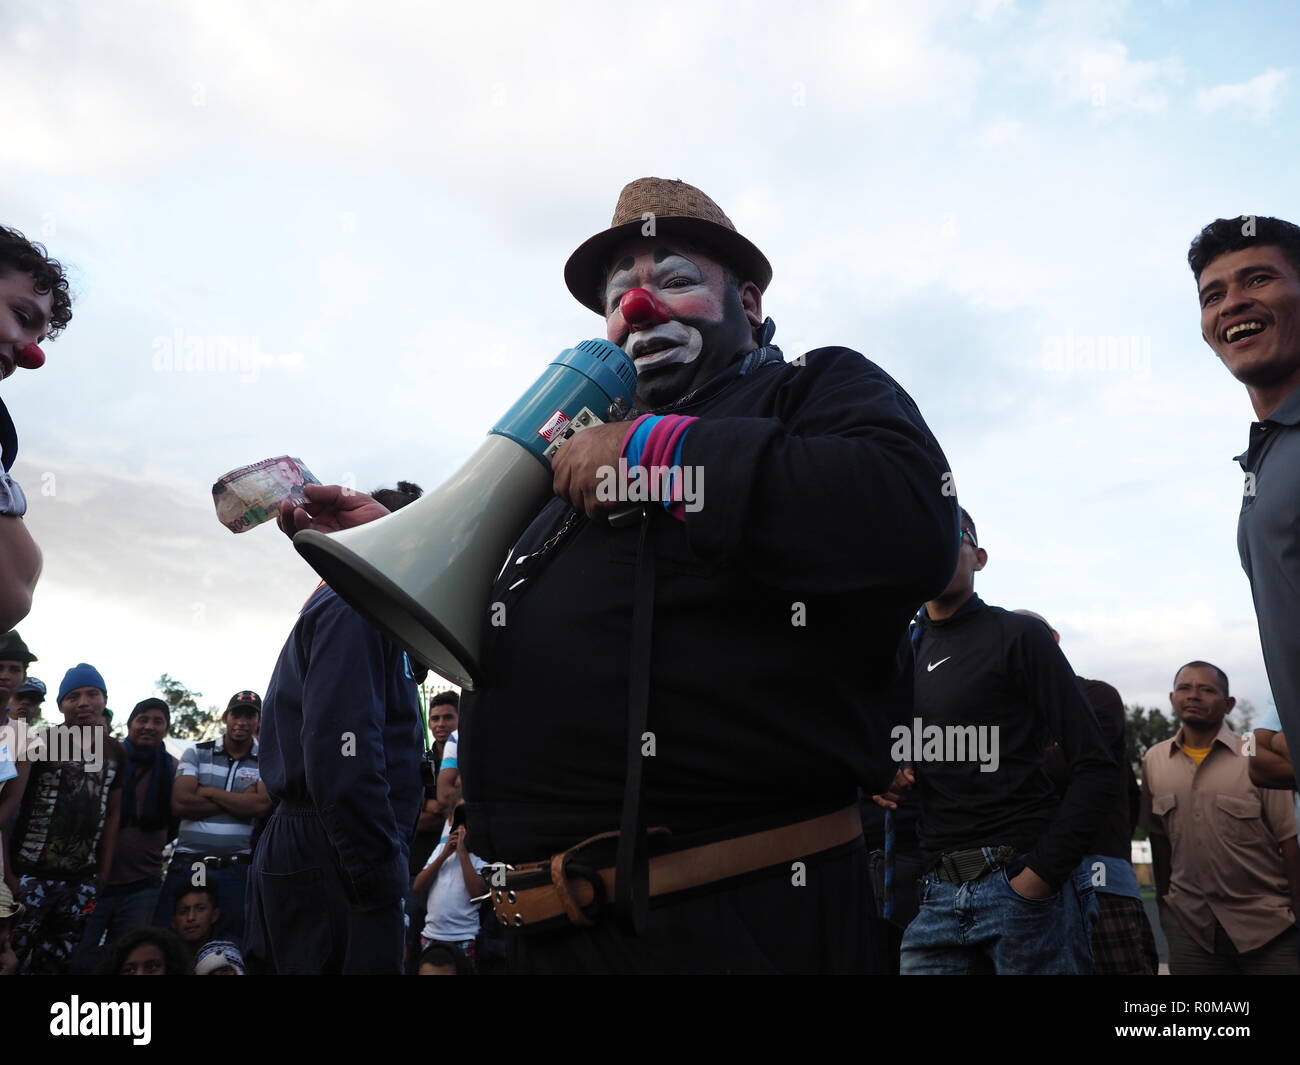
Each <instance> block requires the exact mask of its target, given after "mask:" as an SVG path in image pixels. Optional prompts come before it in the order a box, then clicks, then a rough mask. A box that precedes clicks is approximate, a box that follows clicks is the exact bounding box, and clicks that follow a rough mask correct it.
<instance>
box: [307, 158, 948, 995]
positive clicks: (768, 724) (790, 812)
mask: <svg viewBox="0 0 1300 1065" xmlns="http://www.w3.org/2000/svg"><path fill="white" fill-rule="evenodd" d="M771 277H772V268H771V266H770V265H769V263H768V261H767V259H766V257H765V256H764V255H763V253H762V252H761V251H759V249H758V248H757V247H756V246H755V245H754V244H753V243H752V242H751V241H749V240H748V239H746V238H745V237H744V236H742V235H741V234H740V233H738V232H737V231H736V228H735V226H734V225H733V224H732V222H731V221H730V220H729V219H728V218H727V216H726V215H725V214H723V212H722V211H721V209H720V208H719V207H718V205H717V204H716V203H714V202H713V200H711V199H710V198H709V197H708V196H706V195H705V194H704V193H703V192H701V191H700V190H699V189H696V188H693V187H692V186H690V185H687V184H685V183H683V182H680V181H667V180H663V179H660V178H643V179H640V180H638V181H634V182H632V183H631V184H630V185H628V186H626V187H625V188H624V189H623V191H622V194H621V195H620V196H619V199H618V203H617V206H616V207H615V211H614V218H613V221H612V223H611V225H610V226H609V228H607V229H605V230H603V231H601V232H600V233H597V234H596V235H595V236H593V237H592V238H590V239H589V240H587V241H586V242H584V243H583V244H582V245H581V246H580V247H579V248H578V249H577V251H575V252H574V253H573V255H572V256H570V258H569V260H568V264H567V266H566V268H565V280H566V283H567V285H568V287H569V291H570V292H571V293H572V294H573V295H574V297H575V298H576V299H577V300H578V301H579V302H580V303H581V304H582V305H583V306H584V307H586V308H588V309H589V310H591V311H593V312H595V313H596V314H598V315H600V316H601V318H603V319H604V322H605V335H606V336H607V337H608V339H609V340H610V341H612V342H613V343H615V344H617V345H619V346H620V347H622V348H623V349H624V350H625V351H626V352H627V353H628V354H630V355H631V356H632V357H633V359H634V360H635V365H636V369H637V374H638V378H637V394H636V398H635V404H634V409H633V411H632V412H631V413H632V415H633V417H632V418H631V419H630V420H624V421H618V422H613V423H610V424H605V425H598V426H594V427H592V428H588V429H584V430H583V431H582V432H580V433H577V434H575V435H574V436H573V437H572V438H571V439H570V440H569V441H568V442H566V443H565V444H564V445H563V446H562V447H561V448H560V450H559V452H558V454H557V455H556V458H555V461H554V463H553V472H554V482H553V487H554V491H555V496H556V498H554V499H552V500H551V501H550V502H549V503H548V504H547V505H546V506H545V507H543V509H542V510H541V511H540V512H539V513H538V515H537V516H536V517H535V519H534V520H533V522H532V524H531V525H530V526H529V527H528V529H527V530H526V531H525V532H524V534H523V535H522V537H521V538H520V539H519V540H518V542H517V543H516V544H515V546H514V548H513V549H512V552H511V558H510V560H509V561H508V563H507V565H506V566H505V568H504V570H503V572H502V575H501V578H500V579H499V581H498V584H497V586H496V587H495V588H494V589H493V592H492V595H491V601H490V603H485V604H483V608H484V610H483V619H484V652H483V654H484V667H485V672H486V674H487V676H488V682H487V683H486V684H485V685H484V686H482V687H481V688H480V689H479V690H477V691H474V692H467V693H465V696H464V702H463V704H462V713H461V734H460V744H459V750H458V759H459V768H460V771H461V773H462V775H463V781H464V788H465V797H466V802H467V807H466V808H467V812H468V823H469V842H470V846H471V848H472V850H473V851H474V853H476V854H480V855H483V856H484V857H485V858H488V859H489V860H490V861H496V862H501V863H507V864H509V865H510V866H513V867H514V869H513V870H512V871H510V872H509V873H508V875H505V879H504V882H502V876H503V875H504V874H505V871H504V870H498V872H496V873H490V872H489V871H485V873H484V875H485V877H486V878H487V879H488V882H489V885H490V886H492V887H493V889H494V890H493V902H494V905H495V906H496V910H497V915H498V918H499V919H500V920H501V922H502V923H503V924H504V925H505V926H507V927H508V929H509V937H510V939H509V946H508V949H509V950H510V952H511V967H512V969H513V970H514V971H517V972H539V973H540V972H659V973H667V972H724V971H727V972H852V971H862V970H864V969H869V968H873V967H875V966H877V965H879V962H880V959H879V957H878V955H877V954H876V950H875V944H873V942H872V939H871V932H870V928H869V925H870V913H871V892H870V887H869V875H868V868H867V859H866V852H865V848H864V845H863V841H862V825H861V818H860V816H859V813H858V809H857V802H856V800H857V795H858V789H859V786H862V785H865V786H867V787H868V788H869V789H870V790H873V791H878V790H879V789H880V787H882V786H883V785H884V783H885V781H886V780H887V779H888V777H889V776H890V772H891V763H890V760H889V726H890V724H891V723H892V721H891V720H890V717H891V715H890V714H889V713H888V712H887V711H886V710H885V709H884V702H883V699H882V697H881V695H880V693H881V691H882V690H883V689H884V688H885V687H886V686H887V685H888V684H889V683H890V681H891V680H892V679H893V678H894V677H895V676H896V672H897V662H896V653H897V650H898V648H899V646H900V641H901V638H902V636H903V633H904V632H905V630H906V628H907V624H908V620H909V618H910V617H911V616H912V614H913V613H915V611H916V608H917V607H918V606H919V605H920V604H921V602H922V601H924V600H925V599H927V598H930V597H932V596H934V595H937V594H938V593H939V592H940V591H942V589H943V587H944V585H945V583H946V582H947V580H948V577H949V576H950V575H951V573H952V569H953V564H954V562H955V559H956V551H957V531H958V529H957V508H956V503H955V498H954V497H953V495H952V493H951V489H950V487H947V486H949V485H950V482H951V477H950V476H949V475H948V464H947V462H946V460H945V459H944V456H943V453H942V451H941V450H940V448H939V445H938V444H937V443H936V442H935V440H934V437H933V436H932V435H931V434H930V431H929V430H928V428H927V427H926V425H925V422H924V420H923V419H922V417H921V414H920V412H919V411H918V410H917V408H916V405H915V403H913V402H912V400H911V398H910V397H909V396H908V395H907V394H906V393H905V392H904V391H903V390H902V389H901V388H900V387H899V386H898V384H897V383H896V382H894V381H893V379H892V378H890V377H889V375H888V374H886V373H885V372H884V371H883V370H881V369H880V368H879V367H878V366H875V365H874V364H873V363H871V362H868V361H867V360H866V359H865V358H863V357H862V356H861V355H860V354H858V353H857V352H855V351H852V350H850V349H848V348H843V347H824V348H819V349H817V350H815V351H812V352H810V353H808V354H807V355H804V356H802V357H801V358H799V359H797V360H795V361H794V362H793V363H788V362H786V361H785V359H784V358H783V356H782V354H781V351H780V349H779V348H777V347H775V346H774V345H773V344H772V337H773V333H774V331H775V328H776V327H775V325H774V324H773V322H772V320H771V319H770V318H766V317H764V313H763V297H764V292H765V291H766V289H767V287H768V283H769V282H770V280H771ZM623 463H625V464H626V468H627V469H629V470H635V469H642V470H647V471H650V472H649V473H648V474H647V476H651V477H657V476H659V474H660V473H661V472H662V471H664V470H670V469H677V470H679V471H680V470H685V469H692V470H696V471H699V472H700V473H701V474H703V473H707V475H708V476H707V481H704V479H703V478H702V476H701V477H697V478H696V479H695V480H694V482H693V483H694V484H695V485H697V486H698V485H701V484H707V490H706V491H705V492H704V493H702V495H701V496H699V497H697V498H696V499H695V500H694V501H693V502H694V503H695V504H698V505H697V506H693V507H687V506H684V505H683V504H684V502H685V501H684V500H683V499H682V498H679V497H680V494H681V493H679V492H677V491H674V492H671V493H669V495H668V497H667V498H662V499H657V501H656V502H654V503H652V504H650V505H648V506H645V507H643V508H641V509H640V510H639V512H638V510H637V509H636V508H632V509H631V517H632V520H630V521H629V520H627V517H628V513H627V512H628V510H629V508H628V506H627V498H623V499H620V498H617V496H619V495H623V493H622V492H616V493H614V494H613V497H611V495H610V494H608V493H603V492H601V491H599V486H600V485H602V484H604V483H607V477H608V475H609V472H610V471H611V470H614V469H620V468H622V464H623ZM656 471H658V472H656ZM622 476H623V475H620V477H622ZM683 480H685V477H683ZM621 487H622V488H623V489H627V488H629V487H630V486H629V485H628V484H627V483H626V481H622V482H621ZM307 492H308V495H309V496H310V498H311V499H312V500H313V505H312V508H311V510H310V511H308V510H307V509H306V508H302V509H299V510H296V511H294V512H293V525H294V526H296V527H298V528H306V527H318V528H323V529H329V528H339V527H347V526H349V525H354V524H356V523H357V522H358V521H359V520H362V519H361V517H360V514H361V513H362V512H363V510H364V509H365V508H366V506H367V503H366V501H365V500H364V499H358V498H357V497H356V495H355V493H354V494H353V495H352V496H351V497H347V496H345V495H344V494H343V493H341V491H340V490H339V489H337V488H335V487H333V486H331V487H328V488H319V489H317V488H315V487H314V486H313V487H309V488H308V489H307ZM627 495H628V496H630V495H631V493H630V492H629V493H627ZM643 498H644V497H643ZM611 516H612V517H613V520H611ZM494 614H495V615H496V616H497V617H498V618H501V617H504V619H505V624H504V625H502V624H500V623H499V621H498V622H497V623H495V624H494V623H493V622H492V620H491V618H492V616H493V615H494ZM552 692H559V693H562V697H558V698H551V697H549V696H550V693H552ZM792 715H793V716H795V717H796V718H797V720H798V726H797V727H796V728H794V729H792V728H791V727H790V719H791V716H792ZM534 933H536V934H534Z"/></svg>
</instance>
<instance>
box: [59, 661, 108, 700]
mask: <svg viewBox="0 0 1300 1065" xmlns="http://www.w3.org/2000/svg"><path fill="white" fill-rule="evenodd" d="M78 688H98V689H99V690H100V691H102V692H103V693H104V698H105V699H107V698H108V689H107V688H106V687H104V678H103V677H101V676H100V675H99V670H97V669H96V668H95V667H94V666H92V665H90V664H89V663H88V662H78V663H77V664H76V665H75V666H73V667H72V668H71V669H70V670H68V671H67V672H66V673H65V674H63V683H62V684H60V685H59V700H58V701H59V702H63V697H64V696H65V695H67V694H68V692H70V691H76V690H77V689H78Z"/></svg>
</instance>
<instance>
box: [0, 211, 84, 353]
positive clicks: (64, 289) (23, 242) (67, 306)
mask: <svg viewBox="0 0 1300 1065" xmlns="http://www.w3.org/2000/svg"><path fill="white" fill-rule="evenodd" d="M10 273H19V274H30V275H31V276H32V280H33V281H34V282H35V288H36V291H37V292H38V293H39V294H40V295H42V296H43V295H45V294H46V293H47V292H48V293H50V294H51V295H52V296H53V300H52V304H53V305H52V307H51V308H50V324H49V328H48V329H46V331H45V336H46V338H47V339H49V340H53V339H54V338H55V337H57V336H58V335H59V334H60V333H62V332H63V329H64V327H65V326H66V325H67V324H68V323H69V322H70V321H72V296H71V294H70V293H69V292H68V279H67V277H66V276H65V275H64V273H63V264H62V263H60V262H59V261H58V260H57V259H51V258H50V257H49V254H48V253H47V252H46V251H45V246H44V245H42V244H37V243H36V242H34V241H30V240H28V239H27V238H26V237H25V236H23V235H22V234H21V233H20V232H18V230H16V229H10V228H9V227H8V226H0V275H3V274H10Z"/></svg>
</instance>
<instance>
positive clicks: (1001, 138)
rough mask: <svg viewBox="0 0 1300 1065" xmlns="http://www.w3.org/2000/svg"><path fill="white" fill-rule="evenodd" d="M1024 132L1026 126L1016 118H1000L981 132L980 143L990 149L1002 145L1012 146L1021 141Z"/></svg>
mask: <svg viewBox="0 0 1300 1065" xmlns="http://www.w3.org/2000/svg"><path fill="white" fill-rule="evenodd" d="M1023 132H1024V126H1023V125H1022V124H1021V123H1020V122H1017V121H1016V120H1015V119H1014V118H1000V119H998V120H997V121H995V122H990V123H989V124H988V125H986V126H985V127H984V129H983V130H981V132H980V138H979V139H980V143H981V144H983V145H986V146H987V147H990V148H996V147H997V146H998V145H1001V144H1010V143H1011V142H1012V141H1014V140H1019V139H1020V135H1021V134H1022V133H1023Z"/></svg>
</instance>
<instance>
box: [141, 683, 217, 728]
mask: <svg viewBox="0 0 1300 1065" xmlns="http://www.w3.org/2000/svg"><path fill="white" fill-rule="evenodd" d="M154 687H155V688H157V689H158V694H159V695H161V696H162V699H163V702H165V703H166V704H167V705H168V706H169V707H170V708H171V729H170V735H172V736H175V737H176V738H177V739H180V740H208V739H212V738H214V737H215V736H216V734H217V731H218V729H219V728H220V724H219V722H220V714H219V712H218V710H217V708H216V707H215V706H209V707H208V708H207V709H206V710H204V709H202V708H201V707H200V706H199V700H200V699H201V698H203V693H202V692H194V691H190V690H189V688H187V687H185V685H184V684H182V683H181V682H180V681H179V680H177V679H176V678H175V677H172V676H169V675H168V674H166V673H164V674H163V675H162V676H161V677H159V678H158V679H157V681H155V682H154Z"/></svg>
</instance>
